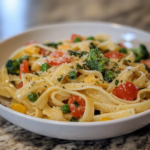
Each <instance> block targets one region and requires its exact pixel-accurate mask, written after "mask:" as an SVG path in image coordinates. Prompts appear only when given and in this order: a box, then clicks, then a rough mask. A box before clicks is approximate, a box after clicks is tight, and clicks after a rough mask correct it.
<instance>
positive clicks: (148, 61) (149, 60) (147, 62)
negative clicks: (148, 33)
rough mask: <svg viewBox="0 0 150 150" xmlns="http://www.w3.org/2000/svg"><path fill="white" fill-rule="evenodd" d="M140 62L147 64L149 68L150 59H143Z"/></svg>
mask: <svg viewBox="0 0 150 150" xmlns="http://www.w3.org/2000/svg"><path fill="white" fill-rule="evenodd" d="M140 63H143V64H145V65H147V67H148V68H150V59H147V60H141V62H140Z"/></svg>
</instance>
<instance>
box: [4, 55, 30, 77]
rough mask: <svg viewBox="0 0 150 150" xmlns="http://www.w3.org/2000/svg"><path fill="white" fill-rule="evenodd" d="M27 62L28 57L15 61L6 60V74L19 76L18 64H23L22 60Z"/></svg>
mask: <svg viewBox="0 0 150 150" xmlns="http://www.w3.org/2000/svg"><path fill="white" fill-rule="evenodd" d="M25 59H26V60H28V59H29V56H23V57H20V58H18V59H16V60H8V61H7V63H6V68H7V71H8V74H16V75H19V73H20V64H21V63H22V62H23V60H25Z"/></svg>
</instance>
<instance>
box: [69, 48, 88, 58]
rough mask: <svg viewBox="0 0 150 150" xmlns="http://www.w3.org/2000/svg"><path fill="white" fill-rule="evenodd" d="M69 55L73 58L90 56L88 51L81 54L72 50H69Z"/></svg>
mask: <svg viewBox="0 0 150 150" xmlns="http://www.w3.org/2000/svg"><path fill="white" fill-rule="evenodd" d="M68 53H69V54H70V55H71V56H72V55H73V56H78V57H79V58H81V57H83V55H86V54H88V52H86V51H82V52H81V53H79V52H78V51H71V50H68Z"/></svg>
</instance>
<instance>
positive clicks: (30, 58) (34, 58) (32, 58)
mask: <svg viewBox="0 0 150 150" xmlns="http://www.w3.org/2000/svg"><path fill="white" fill-rule="evenodd" d="M29 60H37V58H36V57H29Z"/></svg>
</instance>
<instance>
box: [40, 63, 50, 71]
mask: <svg viewBox="0 0 150 150" xmlns="http://www.w3.org/2000/svg"><path fill="white" fill-rule="evenodd" d="M49 68H50V66H49V64H47V63H44V64H42V66H41V70H42V72H45V71H47V70H48V69H49Z"/></svg>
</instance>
